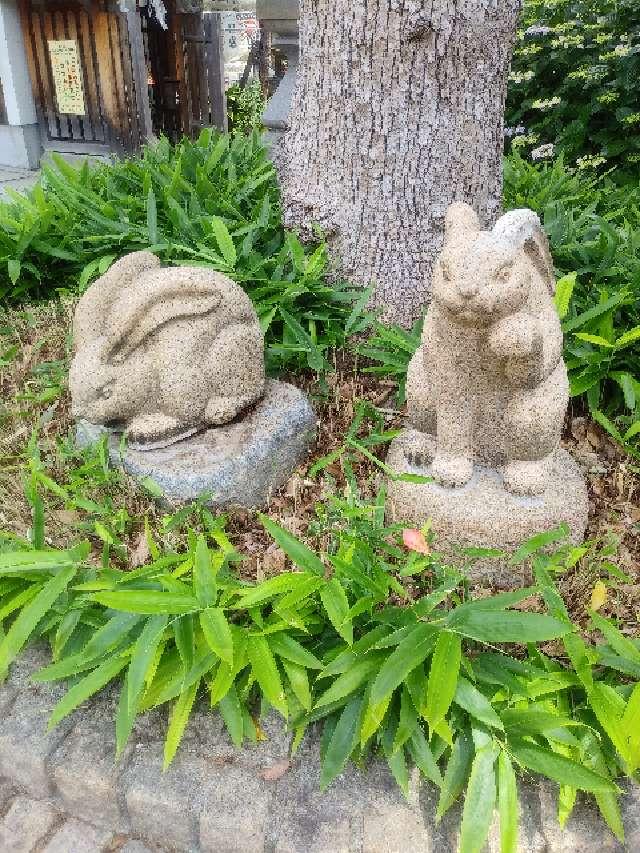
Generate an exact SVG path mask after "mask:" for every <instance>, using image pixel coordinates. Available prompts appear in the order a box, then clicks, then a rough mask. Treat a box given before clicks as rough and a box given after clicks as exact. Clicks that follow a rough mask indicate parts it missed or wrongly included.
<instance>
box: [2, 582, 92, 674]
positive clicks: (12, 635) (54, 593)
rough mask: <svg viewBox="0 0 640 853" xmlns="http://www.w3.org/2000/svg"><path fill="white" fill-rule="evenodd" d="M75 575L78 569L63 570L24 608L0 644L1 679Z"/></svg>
mask: <svg viewBox="0 0 640 853" xmlns="http://www.w3.org/2000/svg"><path fill="white" fill-rule="evenodd" d="M75 574H76V569H75V568H74V567H72V566H70V567H69V568H66V569H62V571H60V572H59V574H57V575H55V576H54V577H52V578H51V580H49V581H47V582H46V583H45V584H44V585H43V587H42V589H41V590H40V592H39V593H38V594H37V595H36V597H35V598H33V599H32V600H31V601H30V602H29V604H27V605H26V606H25V607H23V608H22V610H21V611H20V614H19V615H18V616H17V617H16V619H15V620H14V622H13V624H12V625H11V627H10V628H9V630H8V631H7V634H6V636H5V637H4V638H3V639H2V642H0V678H2V677H4V675H6V673H7V670H8V668H9V666H10V664H11V663H13V661H14V660H15V659H16V656H17V655H18V653H19V652H20V651H21V650H22V647H23V646H24V645H25V643H26V642H27V640H28V639H29V637H30V636H31V634H32V633H33V631H34V630H35V628H36V627H37V625H38V623H39V622H40V620H41V619H42V617H43V616H45V615H46V614H47V613H48V612H49V609H50V608H51V606H52V605H53V604H54V603H55V601H56V599H57V598H58V596H59V595H60V594H61V593H62V592H63V591H64V590H65V589H66V588H67V586H68V585H69V583H70V581H71V579H72V578H73V577H75Z"/></svg>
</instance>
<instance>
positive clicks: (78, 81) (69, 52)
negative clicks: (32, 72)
mask: <svg viewBox="0 0 640 853" xmlns="http://www.w3.org/2000/svg"><path fill="white" fill-rule="evenodd" d="M48 46H49V57H50V60H51V75H52V77H53V85H54V87H55V92H56V100H57V102H58V110H59V111H60V112H61V113H67V114H70V115H79V116H82V115H84V114H85V113H86V107H85V101H84V90H83V87H82V66H81V64H80V54H79V52H78V43H77V42H76V41H74V40H73V39H60V40H56V41H49V42H48Z"/></svg>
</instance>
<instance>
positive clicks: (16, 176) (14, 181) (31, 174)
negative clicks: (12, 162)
mask: <svg viewBox="0 0 640 853" xmlns="http://www.w3.org/2000/svg"><path fill="white" fill-rule="evenodd" d="M39 174H40V173H39V172H36V171H30V170H26V169H12V168H10V167H9V166H0V200H1V199H2V198H3V196H6V195H7V192H6V190H7V188H8V187H11V189H14V190H16V192H20V191H22V190H27V189H30V188H31V187H32V186H33V185H34V184H35V182H36V181H37V180H38V175H39Z"/></svg>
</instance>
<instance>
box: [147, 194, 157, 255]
mask: <svg viewBox="0 0 640 853" xmlns="http://www.w3.org/2000/svg"><path fill="white" fill-rule="evenodd" d="M147 235H148V237H149V243H150V245H152V246H154V245H155V244H156V243H157V242H158V206H157V204H156V195H155V193H154V191H153V188H152V187H149V192H148V193H147Z"/></svg>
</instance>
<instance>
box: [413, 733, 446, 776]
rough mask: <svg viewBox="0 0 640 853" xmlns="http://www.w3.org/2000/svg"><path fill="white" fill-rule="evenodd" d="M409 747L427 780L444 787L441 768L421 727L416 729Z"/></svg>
mask: <svg viewBox="0 0 640 853" xmlns="http://www.w3.org/2000/svg"><path fill="white" fill-rule="evenodd" d="M408 747H409V752H410V753H411V757H412V758H413V760H414V762H415V764H416V767H417V768H418V770H419V771H420V772H421V773H422V775H423V776H424V777H425V779H429V780H430V781H431V782H433V783H434V784H435V785H437V786H438V787H439V788H440V787H441V786H442V775H441V773H440V768H439V767H438V764H437V762H436V760H435V758H434V756H433V753H432V752H431V749H430V747H429V744H428V742H427V739H426V737H425V736H424V733H423V731H422V729H421V728H420V726H418V727H417V728H416V729H414V732H413V734H412V735H411V739H410V740H409V744H408Z"/></svg>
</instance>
